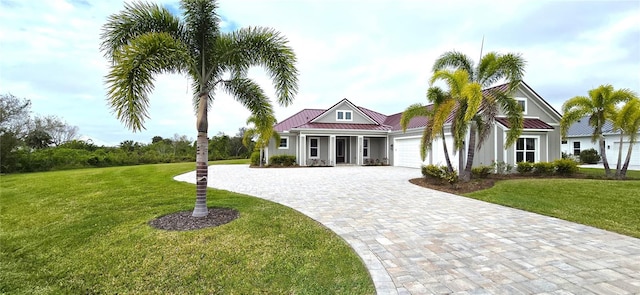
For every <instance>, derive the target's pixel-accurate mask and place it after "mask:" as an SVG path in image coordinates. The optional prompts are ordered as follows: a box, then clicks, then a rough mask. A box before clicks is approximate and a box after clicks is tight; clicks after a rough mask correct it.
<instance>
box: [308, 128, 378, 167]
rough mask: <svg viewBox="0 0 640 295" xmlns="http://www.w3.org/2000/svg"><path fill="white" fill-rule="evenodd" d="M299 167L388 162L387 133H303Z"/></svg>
mask: <svg viewBox="0 0 640 295" xmlns="http://www.w3.org/2000/svg"><path fill="white" fill-rule="evenodd" d="M299 142H300V145H299V146H298V151H297V159H298V165H300V166H336V165H368V164H388V159H389V139H388V137H387V136H363V135H300V136H299Z"/></svg>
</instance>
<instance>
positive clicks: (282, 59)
mask: <svg viewBox="0 0 640 295" xmlns="http://www.w3.org/2000/svg"><path fill="white" fill-rule="evenodd" d="M217 8H218V7H217V4H216V2H215V1H214V0H182V1H181V9H182V11H183V12H184V15H183V17H182V18H180V17H178V16H175V15H172V14H171V13H170V12H169V11H168V10H167V9H165V8H163V7H160V6H158V5H156V4H150V3H142V2H136V3H133V4H125V7H124V10H122V11H121V12H119V13H117V14H114V15H111V16H110V17H109V18H108V20H107V23H106V24H105V25H104V27H103V32H102V35H101V38H102V44H101V50H102V51H103V52H104V54H105V56H106V58H108V59H109V61H110V62H111V64H112V65H111V68H110V71H109V74H107V76H106V84H107V87H108V100H109V104H110V105H111V108H112V109H113V111H114V113H115V114H116V116H117V117H118V119H120V121H122V122H123V123H124V124H125V125H126V126H127V127H129V128H130V129H132V130H133V131H138V130H141V129H143V128H144V121H145V119H147V118H148V112H147V110H148V106H149V93H150V92H151V91H152V90H153V82H154V77H155V76H156V75H158V74H162V73H167V72H169V73H184V74H187V75H188V76H189V77H190V78H191V81H192V88H193V94H194V95H193V102H192V103H193V104H194V106H195V108H196V114H197V123H196V128H197V131H198V137H197V152H196V169H197V171H196V180H197V185H196V192H197V193H196V204H195V209H194V210H193V216H194V217H202V216H206V215H207V214H208V210H207V195H206V192H207V177H208V170H207V154H208V138H207V132H208V128H209V124H208V121H207V112H208V110H209V108H210V107H211V105H212V103H213V100H214V94H215V91H216V90H221V91H224V92H227V93H229V94H231V95H232V96H233V97H235V99H236V100H237V101H238V102H240V103H241V104H243V105H244V106H245V107H246V108H248V109H249V110H250V111H251V112H252V113H253V115H255V116H256V117H257V118H260V120H261V121H266V120H268V119H269V117H273V107H272V105H271V102H270V100H269V98H268V97H267V96H266V95H265V93H264V91H263V90H262V89H261V88H260V86H259V85H258V84H257V83H256V82H254V81H253V80H251V79H249V78H247V72H248V70H249V68H250V67H252V66H261V67H263V68H265V69H266V71H267V73H268V74H269V75H270V77H271V78H272V79H273V81H274V86H275V90H276V95H277V99H278V102H279V103H280V104H281V105H288V104H290V103H291V102H292V100H293V97H294V95H295V94H296V92H297V70H296V68H295V63H296V57H295V54H294V53H293V50H292V49H291V48H290V47H288V46H287V40H286V39H285V38H284V37H283V36H281V35H280V34H279V33H278V32H276V31H274V30H273V29H269V28H261V27H254V28H244V29H240V30H237V31H234V32H231V33H222V32H221V31H220V19H219V17H218V15H217V14H216V9H217Z"/></svg>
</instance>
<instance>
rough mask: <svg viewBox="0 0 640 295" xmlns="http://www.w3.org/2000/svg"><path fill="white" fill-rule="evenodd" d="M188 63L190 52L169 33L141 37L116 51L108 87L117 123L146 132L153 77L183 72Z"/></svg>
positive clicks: (107, 77)
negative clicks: (145, 125)
mask: <svg viewBox="0 0 640 295" xmlns="http://www.w3.org/2000/svg"><path fill="white" fill-rule="evenodd" d="M188 62H189V55H188V52H187V49H186V48H185V47H184V46H183V44H182V43H181V42H179V41H177V40H175V39H174V38H173V37H172V36H171V35H169V34H167V33H147V34H144V35H141V36H138V37H137V38H135V39H133V40H131V41H130V42H129V44H128V45H126V46H124V47H123V48H121V49H120V50H119V51H117V52H116V53H115V54H114V64H113V66H112V67H111V70H110V71H109V74H107V76H106V84H107V89H108V93H107V96H108V100H109V103H110V105H111V108H112V110H113V111H114V112H115V114H116V116H117V117H118V119H120V121H122V122H123V123H124V124H125V126H127V127H128V128H131V129H132V130H134V131H138V130H141V129H143V128H144V121H145V119H146V118H148V117H149V116H148V113H147V109H148V107H149V98H148V95H149V93H150V92H151V91H152V90H153V88H154V86H153V81H154V76H155V75H157V74H160V73H165V72H181V71H184V70H185V69H186V68H187V67H188V66H187V65H188Z"/></svg>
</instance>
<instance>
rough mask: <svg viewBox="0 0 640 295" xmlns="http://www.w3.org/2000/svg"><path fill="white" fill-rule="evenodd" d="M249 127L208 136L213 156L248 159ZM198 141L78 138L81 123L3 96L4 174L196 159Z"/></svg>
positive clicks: (0, 167) (0, 139)
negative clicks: (41, 112) (104, 142)
mask: <svg viewBox="0 0 640 295" xmlns="http://www.w3.org/2000/svg"><path fill="white" fill-rule="evenodd" d="M246 130H247V129H246V128H244V127H243V128H240V129H238V132H237V133H236V134H235V135H233V136H229V135H226V134H224V133H218V134H217V135H216V136H213V137H212V138H211V139H209V149H208V150H209V152H208V158H209V160H224V159H239V158H249V157H250V155H251V151H253V148H254V145H255V143H254V141H253V140H249V141H247V142H246V143H247V145H246V146H245V145H244V144H243V137H244V134H245V132H246ZM195 154H196V143H195V141H194V140H193V139H191V138H188V137H187V136H185V135H182V136H180V135H178V134H175V135H174V136H173V137H171V138H169V137H167V138H163V137H161V136H154V137H153V138H151V142H150V143H141V142H135V141H133V140H125V141H122V142H121V143H120V144H119V145H117V146H104V145H102V146H98V145H96V144H94V143H93V142H92V141H91V140H86V141H85V140H80V139H79V138H78V127H76V126H71V125H69V124H67V123H66V122H65V121H63V120H62V119H61V118H59V117H57V116H40V115H35V116H32V114H31V102H30V101H29V100H28V99H24V98H17V97H15V96H14V95H12V94H4V95H0V172H2V173H15V172H36V171H50V170H63V169H76V168H89V167H109V166H125V165H138V164H155V163H175V162H195Z"/></svg>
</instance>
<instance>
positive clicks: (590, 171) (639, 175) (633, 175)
mask: <svg viewBox="0 0 640 295" xmlns="http://www.w3.org/2000/svg"><path fill="white" fill-rule="evenodd" d="M611 167H612V168H613V169H611V173H616V167H615V164H614V165H613V166H611ZM580 173H582V174H586V175H588V176H589V177H594V178H605V174H604V169H600V168H580ZM627 179H638V180H640V171H637V170H627Z"/></svg>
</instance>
